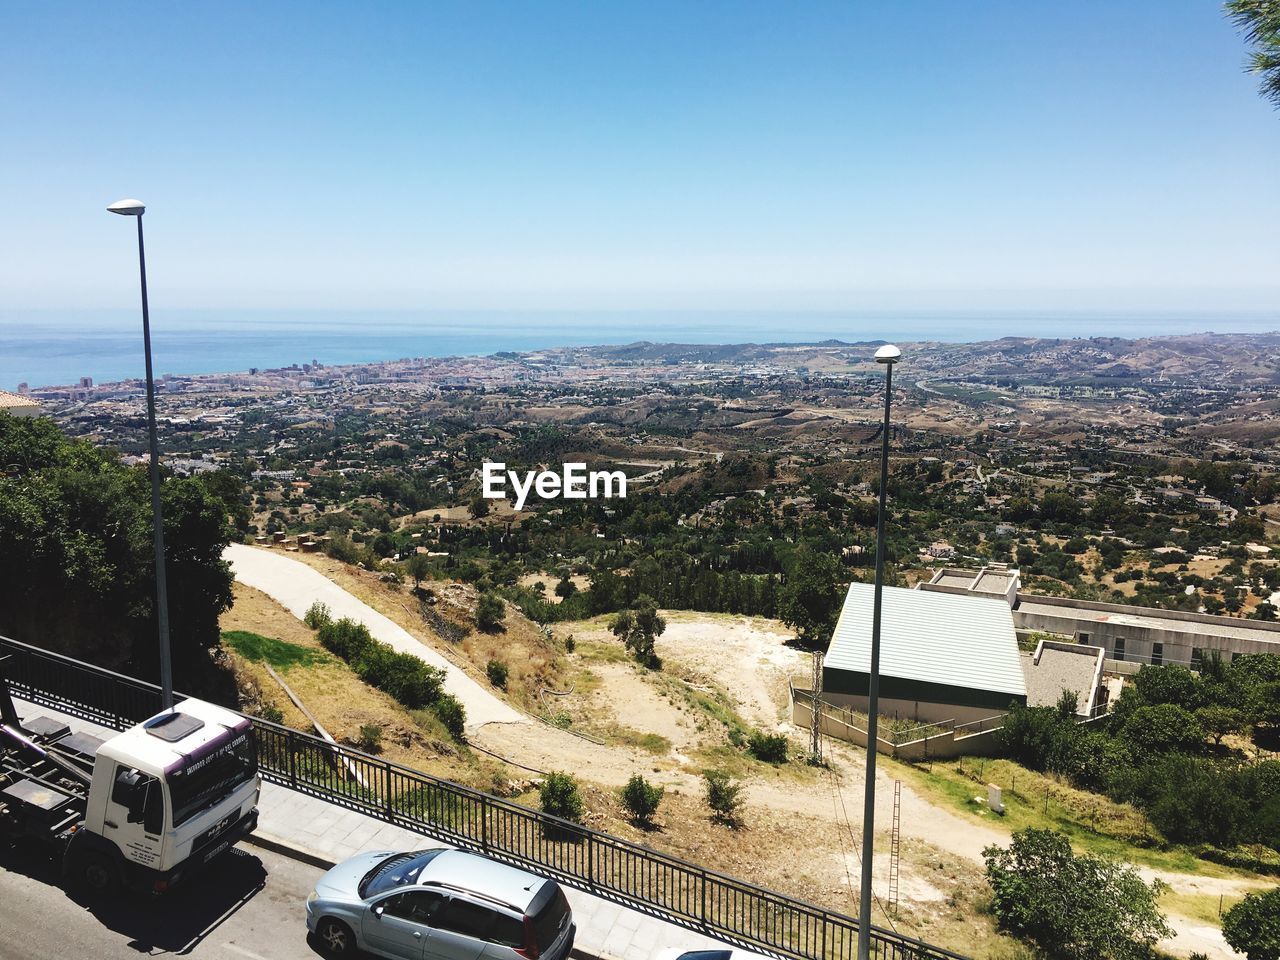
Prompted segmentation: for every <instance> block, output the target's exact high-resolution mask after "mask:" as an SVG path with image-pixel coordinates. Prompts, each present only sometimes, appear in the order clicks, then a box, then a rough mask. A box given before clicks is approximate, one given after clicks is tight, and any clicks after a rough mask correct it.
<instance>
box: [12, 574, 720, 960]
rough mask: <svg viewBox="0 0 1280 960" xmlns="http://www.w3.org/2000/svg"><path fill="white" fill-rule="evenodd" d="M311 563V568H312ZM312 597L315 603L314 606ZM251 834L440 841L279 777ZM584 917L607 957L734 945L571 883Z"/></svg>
mask: <svg viewBox="0 0 1280 960" xmlns="http://www.w3.org/2000/svg"><path fill="white" fill-rule="evenodd" d="M308 569H309V568H308ZM309 605H310V604H308V606H309ZM15 704H16V706H17V708H18V715H19V716H20V717H21V718H23V719H26V718H28V717H35V716H45V717H53V718H56V719H59V720H62V721H63V722H65V723H67V724H69V725H70V726H71V728H72V729H73V730H75V731H77V732H80V731H83V732H85V733H90V734H93V735H94V736H98V737H102V738H104V739H105V738H107V737H110V736H112V735H113V734H114V732H115V731H112V730H108V729H106V728H104V727H100V726H98V725H96V724H93V723H90V722H88V721H86V720H81V719H79V718H76V717H70V716H67V715H66V714H62V713H59V712H58V711H56V710H52V709H50V708H48V707H45V706H40V705H34V704H30V703H27V702H26V701H23V700H17V699H15ZM248 842H250V843H254V842H257V843H260V844H261V845H262V846H265V847H267V848H268V849H271V850H275V851H277V852H279V853H284V854H286V855H292V856H295V857H297V858H299V859H303V860H305V861H307V862H309V863H312V864H315V865H317V866H322V867H327V866H330V865H332V864H334V863H336V862H338V861H341V860H345V859H346V858H347V857H350V856H354V855H355V854H357V853H360V852H362V851H365V850H414V849H420V848H422V847H432V846H440V845H441V841H439V840H435V839H433V838H430V837H427V836H426V835H425V834H420V833H416V832H414V831H412V830H405V829H402V828H400V827H396V826H392V825H391V824H388V823H383V822H382V821H381V820H376V819H374V818H373V817H367V816H365V815H364V814H362V813H356V812H355V811H352V810H347V809H345V808H343V807H337V806H334V805H333V804H330V803H326V802H325V801H323V800H320V799H318V798H316V797H310V796H307V795H305V794H301V793H295V792H294V791H292V790H289V789H288V788H286V787H280V786H276V785H275V784H272V783H264V784H263V785H262V796H261V799H260V800H259V802H258V831H257V833H256V834H255V835H254V836H252V837H250V838H249V840H248ZM565 894H566V896H567V897H568V898H569V903H570V904H571V905H572V907H573V916H574V920H575V921H576V922H577V924H578V935H577V941H576V949H575V953H577V952H579V951H581V953H582V954H585V955H586V956H589V957H600V958H604V960H650V958H651V957H652V956H653V955H654V954H655V953H656V952H657V951H659V950H663V949H667V948H678V949H681V950H708V949H720V950H723V949H727V948H726V946H725V945H724V944H722V943H719V942H718V941H715V940H712V939H710V938H708V937H704V936H702V935H700V934H697V933H693V932H691V931H689V930H685V929H684V928H683V927H678V926H676V925H674V924H670V923H667V922H665V921H663V920H659V919H657V918H656V917H651V916H648V915H647V914H644V913H641V912H639V911H637V910H631V909H628V908H627V907H623V906H620V905H619V904H616V903H612V902H610V901H608V900H602V899H601V898H599V897H594V896H592V895H590V894H587V893H583V892H581V891H579V890H574V889H572V888H569V887H566V888H565Z"/></svg>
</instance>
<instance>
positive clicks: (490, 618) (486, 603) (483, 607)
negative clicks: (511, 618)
mask: <svg viewBox="0 0 1280 960" xmlns="http://www.w3.org/2000/svg"><path fill="white" fill-rule="evenodd" d="M506 617H507V608H506V607H504V606H503V605H502V599H501V598H500V597H498V596H497V595H496V594H493V593H482V594H480V600H479V602H477V603H476V626H477V627H479V628H480V629H481V630H484V631H486V632H490V631H493V630H497V629H498V628H499V627H500V626H502V621H503V620H505V619H506Z"/></svg>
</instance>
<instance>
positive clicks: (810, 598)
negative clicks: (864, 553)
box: [778, 547, 842, 646]
mask: <svg viewBox="0 0 1280 960" xmlns="http://www.w3.org/2000/svg"><path fill="white" fill-rule="evenodd" d="M841 579H842V577H841V570H840V565H839V564H838V563H837V562H836V558H835V557H833V556H831V555H830V554H827V553H820V552H818V551H815V550H811V549H809V548H807V547H805V548H802V549H800V550H797V551H796V556H795V559H794V561H793V562H792V566H791V571H790V573H789V574H788V576H787V580H786V582H785V583H784V584H783V585H782V589H781V590H780V591H779V595H778V617H779V619H781V620H782V622H783V623H785V624H786V625H787V626H789V627H791V628H792V629H793V630H795V631H796V636H797V638H798V639H799V640H800V642H801V643H803V644H806V645H810V646H812V645H816V644H819V643H825V642H826V641H827V640H828V639H830V634H831V631H832V629H834V628H835V623H836V615H837V614H838V613H839V611H840V600H841V596H840V582H841Z"/></svg>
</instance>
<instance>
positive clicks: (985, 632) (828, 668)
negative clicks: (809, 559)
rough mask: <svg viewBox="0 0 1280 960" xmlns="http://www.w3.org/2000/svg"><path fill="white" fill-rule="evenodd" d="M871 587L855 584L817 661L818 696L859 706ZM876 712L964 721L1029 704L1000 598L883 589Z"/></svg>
mask: <svg viewBox="0 0 1280 960" xmlns="http://www.w3.org/2000/svg"><path fill="white" fill-rule="evenodd" d="M873 593H874V588H873V586H872V585H871V584H866V583H853V584H850V585H849V592H848V594H847V595H846V596H845V601H844V607H843V608H842V609H841V611H840V619H839V621H838V622H837V624H836V628H835V632H834V633H833V634H832V637H831V645H830V647H829V648H828V650H827V654H826V657H825V658H824V659H823V670H822V677H823V681H822V683H823V697H824V699H826V700H827V701H829V702H832V703H836V704H838V705H840V706H844V707H847V708H849V709H852V710H859V711H863V712H865V710H866V706H867V687H868V683H869V675H870V662H871V611H872V603H873ZM880 698H881V699H880V712H881V713H882V714H883V715H886V716H897V717H903V718H909V719H913V720H919V721H921V722H928V723H938V722H942V721H946V720H954V721H957V722H960V723H965V722H968V721H970V720H977V719H981V718H984V717H990V716H992V715H993V714H996V713H1001V712H1003V711H1005V710H1008V709H1009V705H1010V704H1011V703H1023V704H1025V703H1026V702H1027V686H1026V679H1025V677H1024V674H1023V669H1022V662H1021V656H1020V655H1019V652H1018V640H1017V635H1016V633H1015V631H1014V625H1013V615H1012V611H1011V610H1010V609H1009V604H1008V603H1007V602H1005V600H1004V599H1002V598H994V597H982V596H973V595H955V594H951V593H944V592H936V591H925V590H908V589H903V588H901V587H885V588H884V597H883V608H882V616H881V635H880Z"/></svg>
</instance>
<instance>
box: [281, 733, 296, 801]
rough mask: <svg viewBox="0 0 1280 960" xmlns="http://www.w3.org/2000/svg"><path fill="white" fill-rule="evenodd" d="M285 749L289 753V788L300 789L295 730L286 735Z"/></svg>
mask: <svg viewBox="0 0 1280 960" xmlns="http://www.w3.org/2000/svg"><path fill="white" fill-rule="evenodd" d="M284 748H285V750H287V751H288V753H289V788H290V789H291V790H297V789H298V752H297V750H295V749H294V746H293V730H292V729H290V730H289V732H288V733H286V734H285V738H284Z"/></svg>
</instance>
